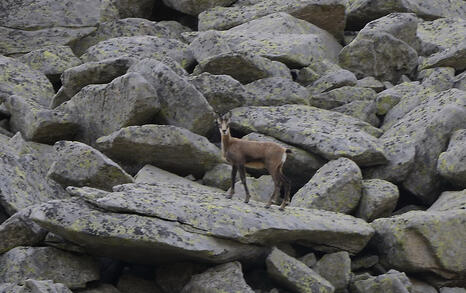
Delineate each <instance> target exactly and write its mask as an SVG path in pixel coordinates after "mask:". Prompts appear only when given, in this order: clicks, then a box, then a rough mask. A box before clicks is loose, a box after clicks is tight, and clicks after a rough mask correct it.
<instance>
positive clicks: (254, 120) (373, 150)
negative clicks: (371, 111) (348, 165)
mask: <svg viewBox="0 0 466 293" xmlns="http://www.w3.org/2000/svg"><path fill="white" fill-rule="evenodd" d="M232 114H233V115H232V124H231V127H232V128H233V129H236V130H239V131H241V132H245V133H249V132H260V133H263V134H265V135H269V136H273V137H275V138H277V139H280V140H281V141H283V142H286V143H290V144H293V145H295V146H297V147H300V148H302V149H303V150H306V151H308V152H311V153H315V154H319V155H321V156H323V157H325V158H326V159H329V160H332V159H336V158H338V157H341V156H345V157H348V158H350V159H352V160H354V161H355V162H357V163H358V164H361V165H362V166H368V165H375V164H381V163H385V162H386V161H385V156H384V151H383V149H382V148H381V145H379V143H378V141H377V139H376V138H375V137H374V136H372V135H376V136H377V135H379V134H380V133H379V130H378V129H376V128H374V127H373V126H370V125H369V124H367V123H365V122H362V121H360V120H358V119H355V118H352V117H349V116H346V115H343V114H340V113H337V112H332V111H327V110H322V109H318V108H314V107H310V106H304V105H284V106H278V107H242V108H237V109H234V110H233V111H232Z"/></svg>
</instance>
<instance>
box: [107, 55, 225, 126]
mask: <svg viewBox="0 0 466 293" xmlns="http://www.w3.org/2000/svg"><path fill="white" fill-rule="evenodd" d="M128 72H130V73H131V72H137V73H139V74H141V75H142V76H144V78H145V79H146V80H147V82H148V83H149V84H150V85H151V86H152V87H153V88H154V90H155V92H156V95H157V97H158V100H159V101H160V115H159V116H160V119H161V120H162V121H163V122H165V123H163V124H171V125H175V126H179V127H184V128H186V129H188V130H190V131H192V132H194V133H197V134H200V135H206V134H207V132H208V131H209V130H211V129H212V128H213V127H214V123H215V118H216V117H217V114H215V113H214V109H213V108H212V107H211V106H210V105H209V103H208V102H207V100H206V99H205V97H204V96H203V95H202V94H201V93H200V92H199V91H198V90H197V89H196V88H195V87H194V86H193V85H192V84H190V83H189V81H188V80H187V78H185V77H183V76H179V75H177V74H176V72H174V71H173V70H171V69H170V68H169V67H168V66H166V65H165V64H163V63H161V62H159V61H156V60H154V59H145V60H142V61H140V62H138V63H136V64H135V65H133V66H132V67H131V68H130V69H129V70H128ZM139 124H141V123H139ZM115 130H116V129H115Z"/></svg>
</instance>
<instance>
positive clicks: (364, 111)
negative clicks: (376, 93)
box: [332, 100, 380, 127]
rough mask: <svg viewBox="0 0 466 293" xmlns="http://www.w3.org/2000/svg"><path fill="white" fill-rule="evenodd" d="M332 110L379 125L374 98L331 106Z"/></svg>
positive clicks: (375, 125)
mask: <svg viewBox="0 0 466 293" xmlns="http://www.w3.org/2000/svg"><path fill="white" fill-rule="evenodd" d="M332 111H335V112H339V113H342V114H345V115H348V116H351V117H354V118H357V119H360V120H361V121H364V122H367V123H369V124H370V125H372V126H374V127H379V125H380V119H379V117H377V115H376V112H377V109H376V103H375V101H374V100H361V101H352V102H350V103H348V104H344V105H341V106H339V107H336V108H333V109H332Z"/></svg>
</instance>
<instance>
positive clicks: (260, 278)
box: [243, 262, 278, 292]
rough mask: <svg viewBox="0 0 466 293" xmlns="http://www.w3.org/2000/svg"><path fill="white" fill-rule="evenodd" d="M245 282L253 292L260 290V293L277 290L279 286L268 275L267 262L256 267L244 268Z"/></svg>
mask: <svg viewBox="0 0 466 293" xmlns="http://www.w3.org/2000/svg"><path fill="white" fill-rule="evenodd" d="M243 275H244V280H245V281H246V283H247V284H248V285H249V286H250V287H251V288H252V289H253V290H256V291H257V290H260V292H269V291H270V290H272V289H274V288H277V287H278V286H277V284H276V283H275V281H274V280H272V279H271V278H270V276H269V274H268V273H267V267H266V265H265V262H262V263H260V264H258V265H257V266H255V267H251V268H248V269H247V270H245V269H244V268H243Z"/></svg>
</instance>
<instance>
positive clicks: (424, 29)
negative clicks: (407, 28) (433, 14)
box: [417, 17, 466, 56]
mask: <svg viewBox="0 0 466 293" xmlns="http://www.w3.org/2000/svg"><path fill="white" fill-rule="evenodd" d="M417 35H418V37H419V40H420V42H421V48H422V53H423V54H424V55H425V56H429V55H431V54H433V53H435V52H439V51H443V50H445V49H448V48H450V47H455V46H458V45H459V44H461V43H462V42H464V41H466V20H465V19H462V18H458V17H448V18H439V19H436V20H433V21H424V22H421V23H419V25H418V28H417Z"/></svg>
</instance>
